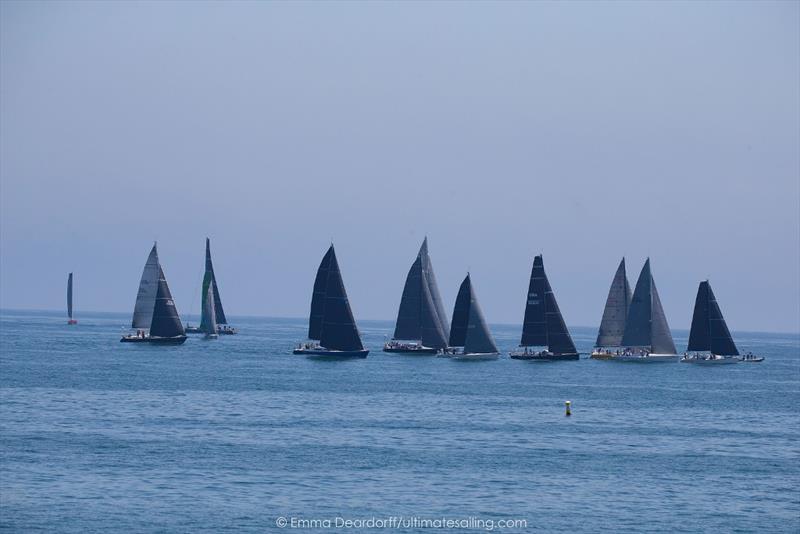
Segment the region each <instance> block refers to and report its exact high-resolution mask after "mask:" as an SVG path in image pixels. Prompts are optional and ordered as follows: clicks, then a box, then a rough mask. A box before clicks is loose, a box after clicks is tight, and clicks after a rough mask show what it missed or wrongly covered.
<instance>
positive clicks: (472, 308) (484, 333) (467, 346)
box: [464, 275, 498, 354]
mask: <svg viewBox="0 0 800 534" xmlns="http://www.w3.org/2000/svg"><path fill="white" fill-rule="evenodd" d="M467 278H469V275H467ZM469 299H470V304H469V318H468V321H467V335H466V338H465V340H464V353H465V354H469V353H471V354H491V353H494V352H498V351H497V344H495V342H494V338H493V337H492V333H491V332H490V331H489V327H488V326H487V325H486V319H485V318H484V316H483V311H482V310H481V306H480V304H478V297H476V296H475V289H474V288H473V287H472V283H471V282H470V284H469Z"/></svg>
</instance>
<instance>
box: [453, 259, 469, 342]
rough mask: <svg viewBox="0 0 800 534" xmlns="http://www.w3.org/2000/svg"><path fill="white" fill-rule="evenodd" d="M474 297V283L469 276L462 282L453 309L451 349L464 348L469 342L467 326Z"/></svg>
mask: <svg viewBox="0 0 800 534" xmlns="http://www.w3.org/2000/svg"><path fill="white" fill-rule="evenodd" d="M471 295H472V282H471V281H470V279H469V274H467V277H466V278H464V281H463V282H461V286H460V287H459V288H458V295H457V296H456V304H455V306H454V307H453V322H452V323H451V326H450V341H449V343H448V345H449V346H451V347H463V346H464V344H465V343H466V341H467V326H468V325H469V307H470V301H471Z"/></svg>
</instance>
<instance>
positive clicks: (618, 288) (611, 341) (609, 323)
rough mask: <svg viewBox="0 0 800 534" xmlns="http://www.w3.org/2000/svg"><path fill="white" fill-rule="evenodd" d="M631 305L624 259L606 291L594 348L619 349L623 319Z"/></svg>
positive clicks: (622, 331)
mask: <svg viewBox="0 0 800 534" xmlns="http://www.w3.org/2000/svg"><path fill="white" fill-rule="evenodd" d="M630 304H631V287H630V285H629V284H628V276H627V274H626V273H625V258H622V261H621V262H619V267H617V272H616V274H615V275H614V280H612V282H611V287H610V288H609V290H608V298H607V299H606V307H605V309H604V310H603V319H602V321H601V322H600V331H599V332H598V333H597V341H595V344H594V346H595V347H619V346H620V345H621V344H622V335H623V334H624V333H625V319H626V317H627V316H628V308H629V307H630Z"/></svg>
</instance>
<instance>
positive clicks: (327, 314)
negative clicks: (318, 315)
mask: <svg viewBox="0 0 800 534" xmlns="http://www.w3.org/2000/svg"><path fill="white" fill-rule="evenodd" d="M328 252H329V254H330V261H329V266H328V269H327V271H328V276H327V283H326V284H325V296H324V304H323V314H322V329H321V335H320V339H319V343H320V345H322V346H323V347H325V348H326V349H329V350H341V351H357V350H364V345H363V344H362V343H361V337H360V336H359V334H358V328H357V327H356V322H355V319H353V311H352V310H351V309H350V302H349V301H348V299H347V292H346V291H345V289H344V282H343V281H342V275H341V272H340V271H339V262H338V261H337V260H336V252H335V251H334V250H333V245H331V248H330V249H329V251H328ZM326 255H327V254H326ZM315 285H316V284H315Z"/></svg>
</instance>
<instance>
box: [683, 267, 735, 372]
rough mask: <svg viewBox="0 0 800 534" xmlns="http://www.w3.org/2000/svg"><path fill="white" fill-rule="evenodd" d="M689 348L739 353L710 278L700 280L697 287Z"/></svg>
mask: <svg viewBox="0 0 800 534" xmlns="http://www.w3.org/2000/svg"><path fill="white" fill-rule="evenodd" d="M687 350H690V351H706V350H707V351H710V352H711V353H712V354H717V355H720V356H738V355H739V351H738V349H737V348H736V344H735V343H734V342H733V337H731V333H730V330H728V325H727V324H726V323H725V318H724V317H723V316H722V311H721V310H720V309H719V304H718V303H717V299H716V297H714V292H713V291H712V290H711V284H709V283H708V280H706V281H704V282H700V286H699V287H698V288H697V297H696V298H695V301H694V314H693V315H692V328H691V330H690V331H689V346H688V347H687Z"/></svg>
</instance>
